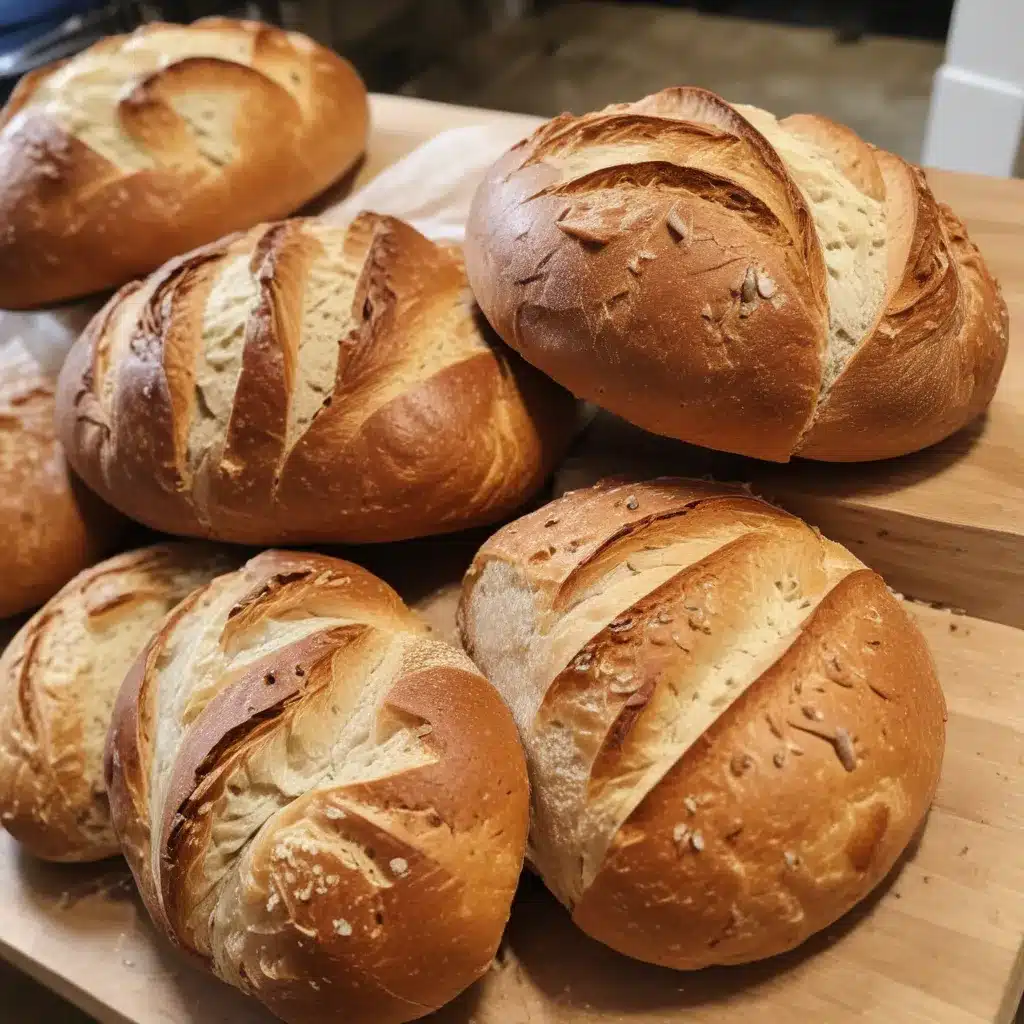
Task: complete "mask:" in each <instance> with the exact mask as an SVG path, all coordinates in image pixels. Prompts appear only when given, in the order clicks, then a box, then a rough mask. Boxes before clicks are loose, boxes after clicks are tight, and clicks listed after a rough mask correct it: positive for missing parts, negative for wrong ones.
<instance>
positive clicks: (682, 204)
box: [466, 88, 1007, 461]
mask: <svg viewBox="0 0 1024 1024" xmlns="http://www.w3.org/2000/svg"><path fill="white" fill-rule="evenodd" d="M466 263H467V269H468V273H469V279H470V283H471V285H472V287H473V291H474V293H475V294H476V297H477V300H478V301H479V303H480V305H481V307H482V309H483V311H484V312H485V313H486V315H487V317H488V319H489V320H490V322H491V323H492V324H493V326H494V327H495V329H496V330H497V332H498V334H499V335H501V337H502V338H503V339H504V340H505V341H506V342H508V343H509V344H510V345H512V346H513V347H514V348H516V349H517V350H518V351H519V352H520V353H521V354H522V355H523V356H525V358H526V359H528V360H529V361H530V362H531V363H533V364H534V365H536V366H538V367H540V369H542V370H544V371H545V372H546V373H548V374H550V375H551V376H552V377H553V378H554V379H555V380H557V381H558V382H559V383H561V384H564V385H565V386H566V387H568V388H569V389H570V390H571V391H573V392H574V393H575V394H576V395H578V396H580V397H583V398H586V399H588V400H591V401H593V402H596V403H597V404H598V405H601V406H603V407H605V408H607V409H609V410H610V411H612V412H614V413H616V414H618V415H619V416H622V417H624V418H625V419H628V420H630V421H631V422H633V423H635V424H636V425H638V426H640V427H643V428H645V429H647V430H651V431H653V432H655V433H658V434H664V435H667V436H669V437H674V438H678V439H680V440H683V441H690V442H693V443H696V444H701V445H705V446H706V447H709V448H716V449H720V450H724V451H731V452H739V453H741V454H745V455H753V456H757V457H759V458H764V459H772V460H777V461H786V460H788V459H789V458H790V457H791V456H793V455H802V456H806V457H809V458H815V459H824V460H833V461H857V460H865V459H879V458H886V457H889V456H893V455H900V454H903V453H905V452H909V451H914V450H916V449H919V448H923V447H925V446H927V445H930V444H933V443H934V442H936V441H938V440H940V439H941V438H943V437H946V436H947V435H948V434H951V433H953V432H954V431H955V430H957V429H959V428H960V427H962V426H963V425H964V424H966V423H967V422H969V421H970V420H971V419H973V418H974V417H976V416H977V415H978V414H979V413H980V412H981V411H982V410H983V409H984V408H985V407H986V406H987V404H988V403H989V401H990V400H991V398H992V395H993V392H994V391H995V387H996V383H997V381H998V378H999V374H1000V371H1001V369H1002V365H1003V362H1004V359H1005V356H1006V347H1007V314H1006V306H1005V303H1004V302H1003V300H1002V298H1001V296H1000V293H999V290H998V288H997V286H996V284H995V282H994V280H993V279H992V277H991V276H990V275H989V273H988V271H987V269H986V267H985V264H984V262H983V260H982V259H981V256H980V255H979V253H978V250H977V249H976V248H975V247H974V246H973V245H972V244H971V242H970V241H969V240H968V238H967V235H966V232H965V231H964V228H963V225H962V224H961V223H960V221H959V220H958V219H957V218H956V216H955V215H954V214H953V213H952V212H951V211H950V210H949V209H948V208H947V207H945V206H943V205H942V204H940V203H937V202H936V201H935V199H934V197H933V196H932V193H931V191H930V190H929V188H928V184H927V182H926V180H925V177H924V174H923V173H922V172H921V170H920V169H919V168H917V167H913V166H911V165H910V164H908V163H906V162H904V161H903V160H901V159H899V158H898V157H896V156H893V155H892V154H891V153H886V152H884V151H882V150H879V149H876V148H875V147H873V146H870V145H868V144H867V143H865V142H863V141H862V140H861V139H859V138H858V137H857V136H856V135H855V134H854V133H853V132H852V131H850V130H849V129H848V128H844V127H843V126H841V125H838V124H834V123H833V122H831V121H829V120H827V119H826V118H823V117H816V116H811V115H795V116H793V117H787V118H785V119H783V120H781V121H778V120H776V119H775V118H774V117H773V116H772V115H771V114H769V113H766V112H765V111H763V110H759V109H757V108H755V107H745V106H730V105H729V104H727V103H726V102H725V101H723V100H721V99H719V98H718V97H717V96H715V95H714V94H712V93H709V92H706V91H704V90H702V89H691V88H679V89H666V90H665V91H663V92H660V93H657V94H655V95H653V96H648V97H647V98H646V99H643V100H640V101H639V102H637V103H631V104H621V105H617V106H612V107H608V108H606V109H605V110H602V111H599V112H598V113H593V114H586V115H584V116H582V117H573V116H571V115H568V114H564V115H562V116H561V117H558V118H555V119H554V120H553V121H550V122H548V123H547V124H545V125H543V126H542V127H541V128H539V129H538V130H537V131H536V132H535V133H534V134H533V135H532V136H531V137H530V138H529V139H527V140H525V141H524V142H522V143H520V144H519V145H518V146H516V147H514V148H513V149H512V150H511V151H510V152H509V153H507V154H506V155H505V156H504V157H503V158H502V159H501V160H499V161H498V162H497V164H495V166H494V167H493V168H492V170H491V172H490V173H489V174H488V176H487V177H486V178H485V180H484V182H483V183H482V184H481V186H480V188H479V189H478V191H477V193H476V196H475V198H474V202H473V206H472V209H471V212H470V219H469V224H468V227H467V238H466Z"/></svg>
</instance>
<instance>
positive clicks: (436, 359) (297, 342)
mask: <svg viewBox="0 0 1024 1024" xmlns="http://www.w3.org/2000/svg"><path fill="white" fill-rule="evenodd" d="M58 405H59V411H58V418H59V422H60V429H61V436H62V437H63V439H64V442H65V444H66V445H67V447H68V452H69V456H70V458H71V461H72V464H73V465H74V466H75V468H76V469H77V470H78V472H79V473H80V474H81V475H82V476H83V477H84V479H85V480H86V481H87V483H88V484H89V486H90V487H92V488H93V489H94V490H95V491H97V492H98V493H99V494H101V495H102V496H104V497H105V498H106V500H108V501H109V502H110V503H111V504H113V505H114V506H115V507H117V508H119V509H121V510H122V511H123V512H125V513H126V514H127V515H129V516H131V517H132V518H134V519H137V520H139V521H140V522H143V523H146V524H147V525H149V526H152V527H155V528H156V529H160V530H166V531H168V532H169V533H177V534H187V535H192V536H204V537H212V538H217V539H220V540H228V541H238V542H241V543H251V544H275V543H289V544H294V543H313V542H360V541H384V540H398V539H402V538H406V537H414V536H418V535H424V534H430V533H442V532H447V531H451V530H457V529H460V528H462V527H466V526H472V525H476V524H480V523H486V522H491V521H493V520H495V519H497V518H500V517H501V516H502V515H504V514H506V513H508V512H510V511H512V510H513V509H514V508H516V506H518V505H519V504H520V503H521V502H523V501H524V500H525V499H526V498H528V497H529V496H530V494H531V493H532V492H533V491H535V490H536V489H537V488H538V487H539V486H540V484H541V483H542V481H543V480H544V478H545V477H546V476H547V474H548V473H549V472H550V471H551V470H552V469H553V468H554V465H555V463H556V462H557V460H558V459H559V458H560V456H561V455H562V453H563V452H564V450H565V448H566V446H567V445H568V442H569V440H570V437H571V433H572V429H573V425H574V410H575V403H574V402H573V400H572V399H571V397H570V396H569V395H568V394H567V393H566V392H564V391H562V390H561V389H560V388H558V387H557V386H556V385H554V384H553V383H551V382H550V381H549V380H547V379H546V378H545V377H543V376H542V375H541V374H539V373H538V372H537V371H535V370H533V369H532V368H531V367H529V366H526V365H525V364H523V363H522V362H521V361H520V360H519V359H518V358H517V357H515V356H514V355H513V354H511V353H509V352H508V350H505V349H503V347H502V346H501V345H500V343H499V342H497V340H496V339H494V338H493V337H491V336H489V335H488V334H487V333H486V327H485V326H482V319H481V321H478V319H477V316H476V312H475V308H474V306H473V305H472V300H471V298H470V297H469V296H468V292H467V289H466V280H465V273H464V270H463V268H462V263H461V260H460V258H459V257H458V255H457V254H456V253H455V252H454V251H453V250H451V249H448V248H445V247H443V246H439V245H435V244H434V243H433V242H430V241H428V240H427V239H426V238H424V237H423V236H422V235H420V234H419V233H418V232H416V231H415V230H414V229H413V228H411V227H409V225H407V224H404V223H402V222H401V221H398V220H395V219H393V218H391V217H378V216H376V215H374V214H363V215H361V216H360V217H359V218H358V219H357V220H356V221H355V222H354V223H353V224H352V225H351V226H349V227H348V228H344V227H328V226H325V225H323V224H321V223H319V222H318V221H315V220H301V219H300V220H290V221H285V222H282V223H278V224H272V225H269V226H262V227H259V228H256V229H254V230H253V231H251V232H249V233H247V234H244V235H235V236H232V237H229V238H227V239H224V240H222V241H220V242H217V243H215V244H213V245H210V246H207V247H206V248H204V249H199V250H197V251H196V252H193V253H190V254H189V255H187V256H184V257H181V258H180V259H177V260H173V261H171V262H170V263H169V264H167V266H165V267H163V268H162V269H161V270H159V271H158V272H157V273H156V274H154V275H153V276H151V277H150V278H149V279H148V280H146V281H144V282H141V283H137V284H132V285H128V286H127V287H125V288H124V289H122V290H121V291H120V292H119V293H118V294H117V295H116V296H115V297H114V298H113V299H112V300H111V301H110V302H109V303H108V304H107V306H106V308H105V309H103V310H102V311H101V312H100V313H99V315H98V316H97V317H96V318H95V319H94V320H93V322H92V324H91V325H90V326H89V328H88V329H87V330H86V331H85V333H84V335H83V336H82V338H81V339H80V340H79V341H78V342H77V343H76V344H75V346H74V347H73V348H72V351H71V354H70V355H69V357H68V360H67V362H66V363H65V365H64V370H63V372H62V375H61V386H60V396H59V400H58Z"/></svg>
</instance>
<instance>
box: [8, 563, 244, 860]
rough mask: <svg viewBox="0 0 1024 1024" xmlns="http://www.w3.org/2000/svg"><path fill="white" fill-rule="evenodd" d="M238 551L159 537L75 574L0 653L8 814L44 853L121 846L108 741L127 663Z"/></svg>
mask: <svg viewBox="0 0 1024 1024" xmlns="http://www.w3.org/2000/svg"><path fill="white" fill-rule="evenodd" d="M237 561H238V560H237V559H236V558H232V557H231V556H230V555H229V554H228V552H227V551H225V550H224V549H221V548H215V547H212V546H209V545H205V544H160V545H156V546H154V547H149V548H143V549H141V550H138V551H129V552H127V553H125V554H121V555H116V556H115V557H113V558H110V559H108V560H107V561H105V562H101V563H100V564H99V565H95V566H93V567H92V568H90V569H86V570H84V571H83V572H81V573H79V574H78V575H77V576H76V577H75V578H74V579H73V580H71V582H70V583H68V584H67V586H65V587H64V588H62V589H61V590H60V592H59V593H57V594H56V595H55V596H54V597H53V598H51V600H49V601H48V602H47V603H46V605H45V606H44V607H43V608H41V609H40V610H39V611H38V612H37V613H36V614H35V615H33V616H32V618H31V619H29V621H28V622H27V623H26V624H25V625H24V626H23V627H22V628H21V629H20V630H19V631H18V633H17V635H16V636H15V637H14V639H13V640H12V641H11V642H10V644H8V645H7V648H6V649H5V650H4V652H3V656H2V657H0V822H2V823H3V825H4V826H5V827H6V828H7V830H8V831H9V832H11V834H12V835H14V837H15V838H16V839H18V840H19V841H20V842H21V843H23V844H24V845H25V846H26V847H27V848H28V849H29V850H31V851H32V853H34V854H36V855H37V856H40V857H45V858H46V859H48V860H61V861H83V860H99V859H100V858H102V857H110V856H113V855H114V854H116V853H118V852H119V847H118V845H117V839H116V837H115V836H114V833H113V830H112V828H111V825H110V813H109V809H108V807H107V798H106V789H105V787H104V784H103V747H104V744H105V742H106V738H107V729H108V727H109V725H110V714H111V711H112V710H113V707H114V699H115V697H116V696H117V692H118V690H119V689H120V686H121V683H122V681H123V679H124V676H125V673H126V672H127V671H128V669H129V668H130V667H131V664H132V662H133V661H134V660H135V658H136V657H137V656H138V654H139V652H140V651H141V650H142V649H143V647H145V645H146V644H147V643H148V642H149V640H150V638H151V636H152V634H153V631H154V629H155V628H156V626H157V625H158V624H159V622H160V620H161V619H162V618H163V617H164V615H165V614H166V613H167V612H168V611H170V610H171V608H172V607H173V606H174V605H176V604H177V603H178V602H179V601H180V600H182V598H184V597H186V596H187V595H188V594H189V593H190V592H191V591H192V590H194V589H195V588H196V587H199V586H201V585H203V584H204V583H207V582H209V580H210V579H211V577H213V576H215V575H217V574H218V573H221V572H227V571H228V570H229V569H230V568H233V566H234V565H237Z"/></svg>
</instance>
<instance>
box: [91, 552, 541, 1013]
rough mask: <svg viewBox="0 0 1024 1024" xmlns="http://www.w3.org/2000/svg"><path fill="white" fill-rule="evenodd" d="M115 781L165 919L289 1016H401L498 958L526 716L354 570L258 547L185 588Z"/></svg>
mask: <svg viewBox="0 0 1024 1024" xmlns="http://www.w3.org/2000/svg"><path fill="white" fill-rule="evenodd" d="M107 782H108V790H109V793H110V800H111V809H112V815H113V821H114V827H115V829H116V831H117V833H118V836H119V838H120V840H121V844H122V847H123V850H124V853H125V856H126V858H127V859H128V863H129V865H130V866H131V868H132V872H133V874H134V875H135V879H136V881H137V883H138V885H139V888H140V891H141V893H142V896H143V899H144V901H145V903H146V906H147V908H148V910H149V912H150V914H151V915H152V917H153V919H154V921H156V923H157V924H158V925H159V926H160V928H161V929H162V930H163V931H165V932H166V934H167V935H168V936H169V937H170V938H171V939H172V940H173V941H174V942H175V943H177V944H178V945H179V946H181V947H182V948H184V949H185V950H187V951H189V952H191V953H192V954H194V955H195V956H197V957H198V958H199V959H200V960H202V961H203V962H204V963H205V964H206V965H207V966H209V967H210V968H211V969H212V970H214V971H215V972H216V973H217V974H218V975H219V976H220V977H221V978H223V979H224V980H226V981H228V982H230V983H231V984H233V985H235V986H237V987H238V988H240V989H242V990H243V991H245V992H248V993H250V994H252V995H254V996H256V997H257V998H258V999H260V1000H261V1001H262V1002H263V1003H265V1004H266V1005H267V1006H268V1007H269V1008H270V1009H271V1010H272V1011H273V1012H274V1013H276V1014H277V1015H278V1016H280V1017H281V1018H283V1019H284V1020H286V1021H289V1022H292V1024H299V1022H301V1024H315V1022H318V1021H324V1022H326V1021H329V1020H335V1019H336V1018H337V1014H338V1007H339V1006H342V1007H344V1011H345V1019H346V1020H351V1021H353V1022H360V1021H367V1022H370V1021H372V1022H374V1024H389V1022H398V1021H405V1020H411V1019H413V1018H416V1017H419V1016H422V1015H424V1014H427V1013H429V1012H430V1011H431V1010H433V1009H435V1008H437V1007H438V1006H440V1005H442V1004H443V1003H445V1002H447V1001H448V1000H450V999H452V998H453V997H454V996H455V995H456V994H457V993H458V992H459V991H461V990H462V989H463V988H465V987H466V986H467V985H469V984H470V983H471V982H472V981H474V980H475V979H476V978H477V977H478V976H479V975H480V974H481V973H482V972H483V971H484V970H486V968H487V966H488V964H489V963H490V960H491V958H492V957H493V955H494V952H495V950H496V948H497V945H498V942H499V939H500V937H501V933H502V930H503V928H504V926H505V922H506V920H507V918H508V913H509V908H510V905H511V900H512V896H513V893H514V891H515V886H516V882H517V879H518V875H519V871H520V868H521V865H522V858H523V853H524V849H525V843H526V831H527V826H528V791H527V781H526V769H525V764H524V759H523V753H522V749H521V747H520V745H519V741H518V737H517V736H516V730H515V726H514V723H513V722H512V720H511V717H510V716H509V714H508V711H507V709H506V708H505V707H504V705H503V704H502V702H501V699H500V698H499V697H498V695H497V693H495V691H494V690H493V688H492V687H491V686H490V684H489V683H488V682H487V681H486V680H485V679H484V678H483V677H482V676H481V675H480V674H479V672H478V671H477V670H476V669H475V667H474V666H473V664H472V662H470V661H469V659H468V658H466V657H465V655H463V654H462V653H461V652H460V651H458V650H456V649H455V648H453V647H450V646H448V645H447V644H443V643H440V642H438V641H434V640H432V639H430V638H429V636H428V635H427V628H426V627H425V625H424V624H423V623H422V622H421V621H420V620H419V619H418V618H417V616H416V615H415V614H414V613H413V612H411V611H410V610H409V609H408V608H406V607H405V605H404V604H403V603H402V601H401V599H400V598H399V597H398V595H397V594H395V593H394V591H392V590H391V588H390V587H388V586H387V585H386V584H385V583H383V582H382V581H380V580H378V579H377V578H376V577H374V576H372V575H370V574H369V573H368V572H366V571H365V570H363V569H360V568H359V567H358V566H355V565H353V564H351V563H348V562H343V561H340V560H338V559H333V558H327V557H324V556H320V555H312V554H303V553H298V552H284V551H269V552H264V553H263V554H261V555H259V556H257V557H256V558H254V559H252V560H251V561H249V562H248V563H247V564H246V565H245V566H244V567H243V568H242V569H240V570H239V571H238V572H236V573H233V574H230V575H228V576H223V577H220V578H219V579H217V580H215V581H214V582H213V583H211V584H210V586H208V587H206V588H205V589H203V590H201V591H198V592H197V593H195V594H193V595H192V597H190V598H189V599H188V600H186V601H184V602H183V603H182V604H181V605H179V606H178V608H177V609H176V610H175V611H174V612H173V613H172V614H171V615H170V616H169V618H168V619H167V621H166V622H165V623H164V625H163V626H162V627H161V629H160V630H159V631H158V632H157V634H156V636H155V637H154V639H153V641H152V642H151V644H150V645H149V647H148V648H147V650H146V651H145V652H143V654H142V655H140V657H139V659H138V661H137V662H136V664H135V667H134V668H133V670H132V672H131V673H130V674H129V676H128V677H127V679H126V680H125V684H124V686H123V688H122V690H121V693H120V695H119V697H118V702H117V707H116V709H115V712H114V716H113V721H112V725H111V731H110V736H109V740H108V749H107Z"/></svg>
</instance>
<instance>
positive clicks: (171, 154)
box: [0, 18, 367, 308]
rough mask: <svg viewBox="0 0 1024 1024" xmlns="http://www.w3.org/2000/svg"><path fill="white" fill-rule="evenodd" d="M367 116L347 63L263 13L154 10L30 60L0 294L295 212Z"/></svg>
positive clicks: (140, 262)
mask: <svg viewBox="0 0 1024 1024" xmlns="http://www.w3.org/2000/svg"><path fill="white" fill-rule="evenodd" d="M366 128H367V107H366V91H365V88H364V87H363V85H362V82H361V81H360V79H359V77H358V75H357V74H356V72H355V71H354V69H353V68H352V67H351V65H349V64H348V63H347V62H346V61H345V60H343V59H342V58H341V57H339V56H338V55H337V54H334V53H332V52H331V51H330V50H327V49H325V48H324V47H321V46H319V45H317V44H316V43H314V42H313V41H312V40H310V39H308V38H306V37H305V36H303V35H300V34H298V33H295V32H284V31H282V30H281V29H278V28H275V27H273V26H270V25H264V24H261V23H259V22H252V21H237V20H234V19H229V18H205V19H202V20H200V21H197V22H196V23H194V24H192V25H187V26H185V25H169V24H162V23H156V22H153V23H149V24H147V25H144V26H142V27H141V28H139V29H137V30H136V31H135V32H133V33H131V35H124V36H111V37H109V38H107V39H103V40H101V41H100V42H98V43H95V44H94V45H93V46H91V47H89V48H88V49H87V50H85V51H83V52H82V53H80V54H78V55H76V56H75V57H72V58H71V59H69V60H67V61H64V62H62V63H59V64H55V65H50V66H48V67H46V68H43V69H41V70H39V71H37V72H33V73H31V74H30V75H27V76H26V77H25V78H24V79H22V81H21V82H20V83H19V84H18V87H17V88H16V89H15V91H14V93H13V94H12V96H11V99H10V100H9V102H8V103H7V105H6V106H5V108H4V110H3V112H2V114H0V209H2V210H3V212H4V213H5V214H6V218H5V226H4V231H3V233H2V235H0V267H2V268H3V271H4V275H3V276H4V277H5V278H8V277H12V276H13V279H12V280H10V281H8V280H6V279H5V280H4V281H2V282H0V302H3V303H4V304H6V305H9V306H13V307H18V308H20V307H24V306H29V305H33V304H39V303H41V302H48V301H55V300H56V299H60V298H69V297H72V296H74V295H80V294H84V293H85V292H86V291H88V290H90V289H91V290H97V289H99V288H103V287H111V286H118V285H121V284H123V283H124V282H125V281H127V280H129V279H130V278H132V277H134V276H137V275H139V274H140V273H148V272H149V271H151V270H153V269H155V268H156V267H157V266H159V265H160V264H161V263H163V262H164V261H165V260H167V259H169V258H170V257H171V256H175V255H178V254H179V253H182V252H185V251H187V250H188V249H191V248H193V247H194V246H196V245H198V244H201V243H203V242H208V241H212V240H213V239H215V238H217V237H219V236H220V235H222V234H225V233H226V232H228V231H233V230H238V229H239V228H246V227H250V226H251V225H253V224H255V223H258V222H259V221H262V220H268V219H271V218H274V217H282V216H286V215H288V214H290V213H292V212H294V210H295V209H296V208H297V207H298V206H300V205H301V204H302V203H304V202H306V201H308V200H309V199H311V198H313V197H314V196H315V195H317V194H318V193H319V192H321V191H322V190H323V189H325V188H326V187H327V186H328V185H329V184H331V183H332V182H333V181H335V180H336V179H337V178H338V177H340V175H341V174H343V173H344V172H345V171H346V170H347V169H348V168H349V167H350V166H351V165H352V164H353V162H354V161H355V160H356V158H357V157H358V155H359V154H360V153H361V152H362V150H363V146H364V144H365V138H366ZM35 250H38V252H36V251H35ZM88 257H92V258H93V265H92V266H86V267H81V266H78V265H77V262H76V261H81V260H82V259H85V258H88ZM19 259H20V261H21V263H22V264H24V266H19Z"/></svg>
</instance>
